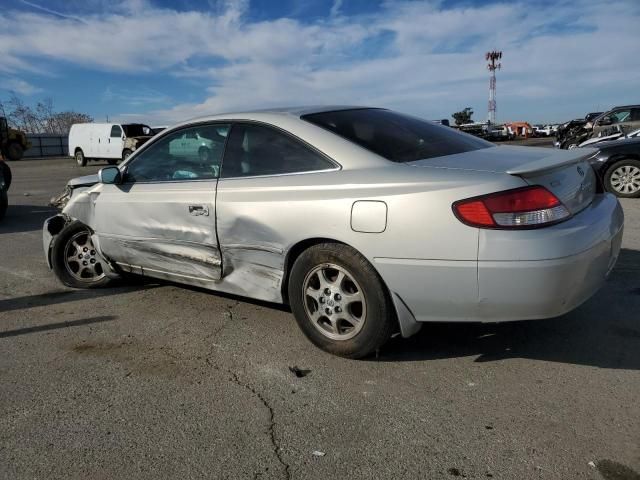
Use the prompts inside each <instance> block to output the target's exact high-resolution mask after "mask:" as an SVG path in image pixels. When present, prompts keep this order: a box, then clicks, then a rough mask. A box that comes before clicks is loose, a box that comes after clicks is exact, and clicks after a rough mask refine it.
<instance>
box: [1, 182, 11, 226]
mask: <svg viewBox="0 0 640 480" xmlns="http://www.w3.org/2000/svg"><path fill="white" fill-rule="evenodd" d="M8 206H9V197H8V196H7V191H6V190H2V189H0V220H2V219H3V218H4V216H5V214H6V213H7V207H8Z"/></svg>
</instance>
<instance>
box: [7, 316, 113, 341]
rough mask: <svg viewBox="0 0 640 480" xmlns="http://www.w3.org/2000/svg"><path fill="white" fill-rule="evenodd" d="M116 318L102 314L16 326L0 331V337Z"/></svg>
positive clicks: (78, 325)
mask: <svg viewBox="0 0 640 480" xmlns="http://www.w3.org/2000/svg"><path fill="white" fill-rule="evenodd" d="M117 318H118V317H116V316H114V315H102V316H98V317H91V318H83V319H82V320H70V321H68V322H58V323H46V324H44V325H36V326H33V327H24V328H17V329H15V330H8V331H5V332H0V338H7V337H17V336H18V335H27V334H29V333H38V332H46V331H49V330H58V329H61V328H69V327H80V326H83V325H90V324H93V323H101V322H109V321H111V320H116V319H117Z"/></svg>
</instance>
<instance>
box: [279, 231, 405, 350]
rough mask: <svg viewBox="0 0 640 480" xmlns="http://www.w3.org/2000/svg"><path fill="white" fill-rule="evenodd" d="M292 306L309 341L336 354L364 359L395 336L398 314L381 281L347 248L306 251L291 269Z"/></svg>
mask: <svg viewBox="0 0 640 480" xmlns="http://www.w3.org/2000/svg"><path fill="white" fill-rule="evenodd" d="M289 302H290V304H291V310H292V311H293V314H294V316H295V318H296V321H297V323H298V325H299V326H300V328H301V329H302V331H303V333H304V334H305V335H306V336H307V337H308V338H309V340H311V342H313V343H314V344H315V345H316V346H318V347H320V348H322V349H323V350H326V351H327V352H330V353H333V354H335V355H340V356H342V357H347V358H362V357H366V356H367V355H370V354H371V353H373V352H375V351H376V350H377V349H378V348H380V347H381V346H382V345H383V344H384V343H385V342H386V341H387V340H388V339H389V338H390V337H391V334H392V333H393V327H394V325H395V312H394V309H393V305H392V303H391V299H390V298H389V294H388V292H387V290H386V288H385V287H384V285H383V283H382V279H381V278H380V277H379V275H378V273H377V272H376V271H375V270H374V268H373V267H372V265H371V264H370V263H369V262H368V261H367V259H366V258H364V257H363V256H362V255H361V254H360V253H359V252H357V251H356V250H354V249H353V248H351V247H349V246H347V245H342V244H334V243H323V244H319V245H315V246H313V247H311V248H309V249H307V250H306V251H304V252H303V253H302V254H301V255H300V256H299V257H298V259H297V260H296V262H295V263H294V265H293V268H292V270H291V277H290V280H289Z"/></svg>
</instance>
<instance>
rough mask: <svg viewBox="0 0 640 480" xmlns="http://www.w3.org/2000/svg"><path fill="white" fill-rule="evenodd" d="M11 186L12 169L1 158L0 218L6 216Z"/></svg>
mask: <svg viewBox="0 0 640 480" xmlns="http://www.w3.org/2000/svg"><path fill="white" fill-rule="evenodd" d="M10 186H11V169H10V168H9V165H7V164H6V162H4V161H3V160H0V220H2V219H3V218H4V214H5V213H6V212H7V207H8V206H9V197H8V195H7V192H8V191H9V187H10Z"/></svg>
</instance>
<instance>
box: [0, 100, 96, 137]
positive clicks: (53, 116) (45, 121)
mask: <svg viewBox="0 0 640 480" xmlns="http://www.w3.org/2000/svg"><path fill="white" fill-rule="evenodd" d="M0 113H1V114H2V116H3V117H6V118H7V121H8V122H9V124H10V125H11V126H13V127H15V128H17V129H19V130H22V131H23V132H26V133H51V134H56V135H66V134H68V133H69V129H70V128H71V125H73V124H74V123H89V122H93V118H92V117H91V116H90V115H87V114H85V113H78V112H74V111H66V112H56V111H55V110H54V108H53V100H51V99H50V98H46V99H44V100H42V101H41V102H38V103H37V104H36V106H35V108H32V107H30V106H29V105H27V104H26V103H25V102H24V101H23V100H22V99H21V98H20V97H18V96H17V95H16V94H15V93H14V92H11V96H10V97H9V100H8V101H6V102H2V101H0Z"/></svg>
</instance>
